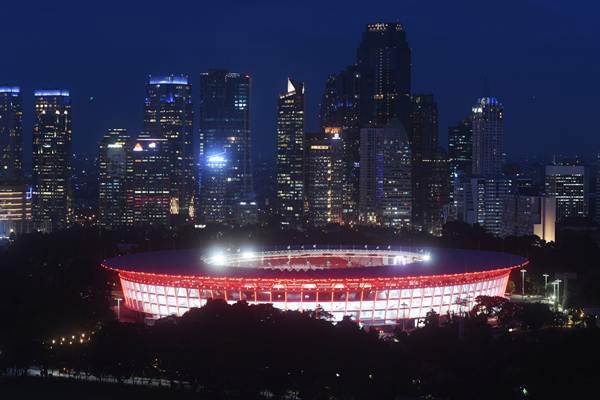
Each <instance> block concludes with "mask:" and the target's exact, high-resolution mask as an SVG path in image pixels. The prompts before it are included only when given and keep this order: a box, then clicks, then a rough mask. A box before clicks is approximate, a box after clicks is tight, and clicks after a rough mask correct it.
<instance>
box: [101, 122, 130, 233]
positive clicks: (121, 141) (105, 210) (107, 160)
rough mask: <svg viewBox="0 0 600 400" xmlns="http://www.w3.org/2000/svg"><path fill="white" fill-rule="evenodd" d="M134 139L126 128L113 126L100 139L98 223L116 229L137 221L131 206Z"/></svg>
mask: <svg viewBox="0 0 600 400" xmlns="http://www.w3.org/2000/svg"><path fill="white" fill-rule="evenodd" d="M131 146H132V143H131V139H130V137H129V135H128V134H127V131H126V130H125V129H109V130H108V131H107V132H106V133H105V134H104V136H103V137H102V140H101V141H100V151H99V156H98V176H99V181H98V212H99V215H98V223H99V225H100V226H102V227H103V228H106V229H114V228H119V227H123V226H127V225H131V224H132V223H133V220H132V215H131V213H129V212H128V211H129V209H128V206H127V183H128V179H129V177H128V175H127V172H128V170H129V169H130V163H131V159H130V155H131V149H130V147H131Z"/></svg>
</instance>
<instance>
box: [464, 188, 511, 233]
mask: <svg viewBox="0 0 600 400" xmlns="http://www.w3.org/2000/svg"><path fill="white" fill-rule="evenodd" d="M513 185H514V182H513V181H512V180H511V179H509V178H504V177H497V178H494V177H488V178H484V177H478V178H477V177H475V178H471V184H470V189H471V195H472V202H471V204H472V206H473V212H472V213H471V212H469V211H467V215H468V217H470V218H472V220H468V221H467V222H469V223H472V224H478V225H479V226H481V227H483V228H484V229H485V230H486V231H488V232H489V233H491V234H493V235H495V236H501V235H502V221H503V218H504V202H505V201H506V199H508V197H509V196H510V195H511V194H512V193H513V191H514V186H513Z"/></svg>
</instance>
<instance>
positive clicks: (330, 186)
mask: <svg viewBox="0 0 600 400" xmlns="http://www.w3.org/2000/svg"><path fill="white" fill-rule="evenodd" d="M344 169H345V164H344V142H343V138H342V128H340V127H327V128H325V130H324V131H323V132H320V133H318V134H313V135H307V137H306V185H305V187H306V199H307V220H308V223H309V224H310V225H312V226H323V225H327V224H338V225H339V224H342V222H343V220H342V216H343V197H344V172H345V171H344Z"/></svg>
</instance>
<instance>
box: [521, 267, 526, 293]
mask: <svg viewBox="0 0 600 400" xmlns="http://www.w3.org/2000/svg"><path fill="white" fill-rule="evenodd" d="M525 272H527V270H526V269H522V270H521V295H522V296H523V297H525Z"/></svg>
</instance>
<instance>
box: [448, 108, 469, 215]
mask: <svg viewBox="0 0 600 400" xmlns="http://www.w3.org/2000/svg"><path fill="white" fill-rule="evenodd" d="M448 162H449V164H450V165H449V169H450V195H449V203H450V207H449V210H448V218H449V219H451V220H455V221H462V222H466V221H467V212H466V210H467V209H471V210H472V209H473V207H472V206H470V205H469V202H470V199H471V196H470V195H468V196H465V193H470V191H471V189H470V179H471V173H472V172H473V124H472V123H471V117H467V118H465V119H463V120H462V121H460V122H459V123H458V124H456V125H455V126H451V127H449V128H448ZM467 186H468V187H467Z"/></svg>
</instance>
